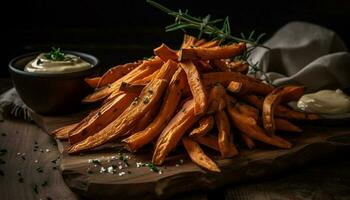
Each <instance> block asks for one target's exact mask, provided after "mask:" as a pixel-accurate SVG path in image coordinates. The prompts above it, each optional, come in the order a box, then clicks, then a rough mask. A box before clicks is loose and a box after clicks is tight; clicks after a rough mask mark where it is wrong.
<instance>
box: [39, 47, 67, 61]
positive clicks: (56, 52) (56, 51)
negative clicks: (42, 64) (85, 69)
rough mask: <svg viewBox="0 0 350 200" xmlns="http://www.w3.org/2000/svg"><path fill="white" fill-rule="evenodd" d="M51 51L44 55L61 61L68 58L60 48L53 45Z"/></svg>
mask: <svg viewBox="0 0 350 200" xmlns="http://www.w3.org/2000/svg"><path fill="white" fill-rule="evenodd" d="M51 49H52V50H51V51H50V52H49V53H46V54H44V57H45V58H46V59H49V60H54V61H61V60H64V59H65V58H66V55H65V54H64V53H63V52H61V49H60V48H55V47H51Z"/></svg>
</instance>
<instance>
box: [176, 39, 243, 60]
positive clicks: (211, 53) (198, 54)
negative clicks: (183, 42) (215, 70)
mask: <svg viewBox="0 0 350 200" xmlns="http://www.w3.org/2000/svg"><path fill="white" fill-rule="evenodd" d="M245 49H246V44H245V43H238V44H231V45H226V46H217V47H210V48H203V47H193V48H182V49H181V50H180V53H179V61H183V60H187V59H192V60H213V59H222V58H231V57H233V56H235V55H238V54H240V53H242V52H243V51H244V50H245Z"/></svg>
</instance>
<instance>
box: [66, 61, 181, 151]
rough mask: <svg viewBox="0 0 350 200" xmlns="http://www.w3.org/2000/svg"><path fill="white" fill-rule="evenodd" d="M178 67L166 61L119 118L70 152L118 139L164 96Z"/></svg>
mask: <svg viewBox="0 0 350 200" xmlns="http://www.w3.org/2000/svg"><path fill="white" fill-rule="evenodd" d="M176 69H177V64H176V63H175V62H173V61H171V60H169V61H168V62H166V63H165V64H164V65H163V66H162V68H161V70H160V72H159V73H158V74H157V76H156V78H155V79H153V80H152V81H151V82H150V83H149V84H148V85H147V86H146V87H145V88H144V89H143V90H142V92H141V94H140V96H139V98H138V100H137V101H134V102H133V103H132V104H131V105H130V106H129V107H128V108H127V109H126V110H125V111H124V112H123V113H122V114H121V115H120V116H119V117H118V118H117V119H115V120H114V121H113V122H111V123H110V124H109V125H108V126H106V127H105V128H103V129H102V130H100V131H99V132H97V133H96V134H94V135H92V136H89V137H88V138H86V139H85V140H83V141H81V142H79V143H77V144H74V145H72V146H71V147H70V148H69V150H68V152H69V153H77V152H81V151H85V150H88V149H92V148H95V147H98V146H100V145H102V144H104V143H106V142H109V141H111V140H114V139H117V138H119V137H121V136H123V135H125V133H126V132H127V131H128V130H129V129H131V127H132V126H134V125H135V123H136V122H137V121H138V120H139V119H140V118H141V117H142V116H143V115H144V114H145V113H147V112H148V111H149V110H150V108H152V107H153V106H154V105H155V104H156V103H158V101H159V99H160V98H161V97H162V95H163V92H164V91H165V89H166V86H167V85H168V81H170V78H171V77H172V75H173V74H174V72H175V70H176Z"/></svg>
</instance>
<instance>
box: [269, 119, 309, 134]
mask: <svg viewBox="0 0 350 200" xmlns="http://www.w3.org/2000/svg"><path fill="white" fill-rule="evenodd" d="M275 126H276V129H277V130H281V131H287V132H302V130H301V129H300V128H299V127H298V126H296V125H294V124H293V123H291V122H289V121H288V120H285V119H281V118H275Z"/></svg>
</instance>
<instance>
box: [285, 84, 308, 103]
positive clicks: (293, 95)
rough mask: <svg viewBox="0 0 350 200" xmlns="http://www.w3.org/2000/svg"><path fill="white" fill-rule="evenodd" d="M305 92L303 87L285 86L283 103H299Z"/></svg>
mask: <svg viewBox="0 0 350 200" xmlns="http://www.w3.org/2000/svg"><path fill="white" fill-rule="evenodd" d="M304 92H305V87H303V86H295V85H290V86H284V87H283V91H282V97H281V102H282V103H283V102H290V101H298V100H299V99H300V98H301V96H303V94H304Z"/></svg>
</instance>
